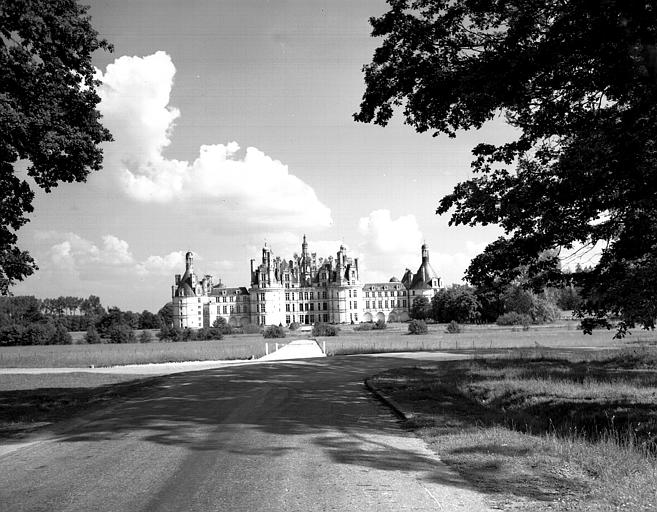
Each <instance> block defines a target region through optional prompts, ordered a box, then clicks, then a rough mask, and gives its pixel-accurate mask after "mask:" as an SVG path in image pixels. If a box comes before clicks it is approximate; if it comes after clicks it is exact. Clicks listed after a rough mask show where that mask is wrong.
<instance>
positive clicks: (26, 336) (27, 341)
mask: <svg viewBox="0 0 657 512" xmlns="http://www.w3.org/2000/svg"><path fill="white" fill-rule="evenodd" d="M54 336H55V326H54V325H53V324H52V323H47V324H42V323H38V324H29V325H28V326H27V327H24V328H23V334H22V336H21V340H20V344H21V345H50V344H52V342H51V340H52V339H53V338H54Z"/></svg>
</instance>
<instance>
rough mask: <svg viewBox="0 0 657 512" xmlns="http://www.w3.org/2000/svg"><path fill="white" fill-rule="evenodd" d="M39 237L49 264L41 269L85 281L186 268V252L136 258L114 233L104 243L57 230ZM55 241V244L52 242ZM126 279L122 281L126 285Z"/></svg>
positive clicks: (139, 275) (141, 276) (140, 275)
mask: <svg viewBox="0 0 657 512" xmlns="http://www.w3.org/2000/svg"><path fill="white" fill-rule="evenodd" d="M36 239H37V240H39V241H42V242H46V243H47V244H48V247H47V249H46V252H47V254H48V257H47V258H46V259H45V261H46V262H47V263H41V266H42V267H44V266H45V269H43V268H42V270H45V271H51V272H68V273H70V275H71V277H73V276H75V277H77V278H81V279H82V280H91V281H96V280H98V281H102V280H104V279H107V278H108V275H112V276H118V275H122V276H125V277H126V278H128V277H130V276H138V277H140V278H143V277H151V276H167V277H168V278H172V276H173V275H174V274H175V273H180V272H181V271H184V269H185V254H184V252H183V251H175V252H171V253H169V254H165V255H163V256H161V255H151V256H147V257H146V258H144V259H143V260H137V259H136V258H135V257H134V256H133V254H132V251H131V250H130V246H129V244H128V242H126V241H125V240H121V239H120V238H118V237H116V236H114V235H104V236H102V237H101V243H100V244H96V243H94V242H92V241H91V240H87V239H85V238H82V237H81V236H79V235H78V234H76V233H60V232H57V231H49V232H41V233H38V234H37V235H36ZM53 242H55V243H53ZM126 282H127V281H125V280H123V281H122V283H123V284H126Z"/></svg>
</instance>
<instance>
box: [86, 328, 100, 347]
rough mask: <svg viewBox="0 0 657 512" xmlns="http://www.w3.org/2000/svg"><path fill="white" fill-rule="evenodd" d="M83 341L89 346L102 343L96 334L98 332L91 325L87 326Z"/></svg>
mask: <svg viewBox="0 0 657 512" xmlns="http://www.w3.org/2000/svg"><path fill="white" fill-rule="evenodd" d="M84 341H85V343H88V344H90V345H96V344H98V343H102V340H101V339H100V334H98V331H97V330H96V328H95V327H94V326H93V325H91V326H89V328H88V329H87V332H86V334H85V335H84Z"/></svg>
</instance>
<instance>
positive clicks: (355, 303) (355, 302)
mask: <svg viewBox="0 0 657 512" xmlns="http://www.w3.org/2000/svg"><path fill="white" fill-rule="evenodd" d="M354 309H358V302H357V301H354Z"/></svg>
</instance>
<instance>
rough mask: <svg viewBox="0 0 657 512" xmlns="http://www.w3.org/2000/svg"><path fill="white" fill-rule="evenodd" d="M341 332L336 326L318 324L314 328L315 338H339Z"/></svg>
mask: <svg viewBox="0 0 657 512" xmlns="http://www.w3.org/2000/svg"><path fill="white" fill-rule="evenodd" d="M339 330H340V329H339V328H338V327H336V326H335V325H331V324H326V323H323V322H318V323H316V324H315V325H314V326H313V336H337V335H338V331H339Z"/></svg>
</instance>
